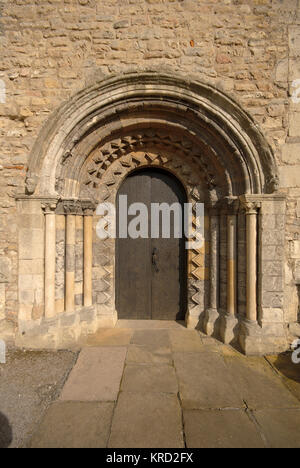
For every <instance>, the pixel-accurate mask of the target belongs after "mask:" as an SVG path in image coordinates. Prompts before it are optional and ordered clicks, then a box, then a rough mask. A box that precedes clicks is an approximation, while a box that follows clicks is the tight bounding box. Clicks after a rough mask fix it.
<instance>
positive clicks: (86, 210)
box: [81, 200, 96, 216]
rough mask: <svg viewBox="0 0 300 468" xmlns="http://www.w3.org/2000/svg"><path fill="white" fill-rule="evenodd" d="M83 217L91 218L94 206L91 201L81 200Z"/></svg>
mask: <svg viewBox="0 0 300 468" xmlns="http://www.w3.org/2000/svg"><path fill="white" fill-rule="evenodd" d="M81 207H82V212H83V216H93V214H94V212H95V210H96V205H95V203H94V202H93V201H92V200H81Z"/></svg>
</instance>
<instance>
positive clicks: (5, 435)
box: [0, 413, 13, 449]
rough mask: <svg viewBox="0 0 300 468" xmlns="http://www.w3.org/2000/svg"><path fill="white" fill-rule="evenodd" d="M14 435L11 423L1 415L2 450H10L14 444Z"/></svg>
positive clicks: (0, 438) (0, 447)
mask: <svg viewBox="0 0 300 468" xmlns="http://www.w3.org/2000/svg"><path fill="white" fill-rule="evenodd" d="M12 439H13V433H12V428H11V426H10V424H9V421H8V419H7V417H6V416H4V414H2V413H0V449H3V448H8V447H9V446H10V444H11V443H12Z"/></svg>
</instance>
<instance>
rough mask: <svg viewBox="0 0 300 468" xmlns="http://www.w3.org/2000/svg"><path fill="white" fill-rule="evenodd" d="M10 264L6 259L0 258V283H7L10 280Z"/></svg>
mask: <svg viewBox="0 0 300 468" xmlns="http://www.w3.org/2000/svg"><path fill="white" fill-rule="evenodd" d="M11 272H12V263H11V259H10V258H8V257H2V256H1V257H0V283H9V282H10V280H11Z"/></svg>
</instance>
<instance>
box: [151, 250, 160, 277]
mask: <svg viewBox="0 0 300 468" xmlns="http://www.w3.org/2000/svg"><path fill="white" fill-rule="evenodd" d="M157 254H158V250H157V249H156V248H154V249H153V252H152V265H153V266H154V268H155V271H156V272H157V273H158V272H159V268H158V265H157V261H158V256H157Z"/></svg>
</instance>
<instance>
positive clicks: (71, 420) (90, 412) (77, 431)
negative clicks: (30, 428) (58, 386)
mask: <svg viewBox="0 0 300 468" xmlns="http://www.w3.org/2000/svg"><path fill="white" fill-rule="evenodd" d="M113 410H114V403H93V402H86V403H82V402H61V403H55V404H53V405H52V406H51V407H50V408H49V409H48V411H47V412H46V414H45V417H44V419H43V421H42V422H41V424H40V426H39V427H38V430H37V432H36V433H35V434H34V436H33V437H32V439H31V441H30V443H29V447H30V448H105V447H106V446H107V442H108V438H109V434H110V427H111V421H112V416H113Z"/></svg>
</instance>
